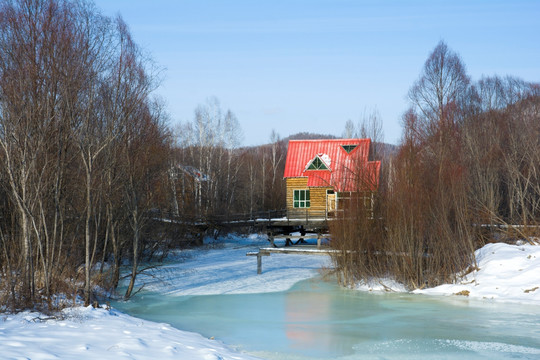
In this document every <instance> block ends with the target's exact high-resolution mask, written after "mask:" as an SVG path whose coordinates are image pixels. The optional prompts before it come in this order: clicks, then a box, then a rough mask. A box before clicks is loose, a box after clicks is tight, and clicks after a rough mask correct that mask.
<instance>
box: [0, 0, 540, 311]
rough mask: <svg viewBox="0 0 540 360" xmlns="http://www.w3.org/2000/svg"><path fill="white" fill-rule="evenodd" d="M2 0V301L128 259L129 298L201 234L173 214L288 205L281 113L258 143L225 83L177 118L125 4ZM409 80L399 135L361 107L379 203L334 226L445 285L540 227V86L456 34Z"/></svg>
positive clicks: (97, 279) (106, 283)
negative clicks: (487, 251)
mask: <svg viewBox="0 0 540 360" xmlns="http://www.w3.org/2000/svg"><path fill="white" fill-rule="evenodd" d="M0 4H1V7H0V166H1V168H2V171H1V172H0V300H1V301H0V303H1V304H5V308H3V309H9V310H12V311H17V310H20V309H24V308H37V309H40V310H47V309H53V308H55V307H58V306H60V305H59V302H58V300H59V299H66V298H69V299H76V298H80V299H83V300H84V302H85V303H86V304H90V303H91V302H93V301H94V299H95V297H96V293H97V292H98V290H99V289H106V290H114V289H116V288H117V287H118V285H119V283H120V280H121V279H120V276H121V273H123V274H126V280H127V281H126V285H127V286H126V290H125V292H123V296H125V297H126V298H129V297H130V296H132V295H133V294H134V293H136V292H137V291H138V290H137V289H136V287H135V280H136V277H137V275H138V274H139V273H140V271H142V270H141V266H140V264H141V263H143V262H144V260H151V259H152V256H153V255H156V256H159V257H160V258H163V257H164V256H165V255H166V252H167V251H168V250H169V249H171V248H174V247H178V246H185V245H186V244H187V243H189V241H186V239H187V238H189V237H190V236H193V234H187V231H188V229H182V226H176V227H175V228H174V229H173V228H172V227H167V225H166V222H165V221H161V219H162V218H163V217H166V218H168V219H176V220H178V221H177V224H186V223H188V221H193V220H197V221H198V220H200V219H203V220H204V219H206V220H208V219H211V220H212V221H216V219H225V218H227V217H228V216H231V215H238V214H245V215H246V214H247V215H249V216H253V217H254V216H261V214H262V213H263V212H268V211H270V210H279V209H282V208H283V207H284V206H285V183H284V181H283V169H284V166H285V158H286V152H287V141H286V139H281V138H280V136H279V134H278V133H277V132H276V131H273V132H272V133H271V134H269V139H268V143H267V144H265V145H261V146H257V147H242V139H243V135H242V130H241V127H240V125H239V121H238V119H237V118H236V115H235V114H234V112H233V111H231V110H229V109H227V110H225V109H223V108H222V106H221V104H220V102H219V101H218V99H217V98H209V99H208V100H207V101H206V102H205V103H203V104H201V105H199V106H198V107H197V108H196V109H195V111H194V116H193V119H192V120H191V121H185V122H183V123H181V124H180V125H178V127H176V128H175V129H174V130H171V129H170V128H169V125H168V124H167V120H168V115H167V113H166V110H165V107H164V105H163V104H162V102H161V101H160V100H159V99H158V98H156V97H155V96H154V95H153V91H154V90H155V89H156V88H157V87H158V85H159V79H158V76H157V74H158V73H159V71H157V69H156V66H155V64H154V63H153V62H152V60H151V59H150V58H149V57H148V56H147V55H146V54H144V52H142V51H141V49H140V48H139V47H138V46H137V44H136V43H135V42H134V41H133V39H132V37H131V34H130V31H129V29H128V27H127V25H126V24H125V23H124V22H123V20H122V19H121V18H120V17H118V18H114V19H111V18H108V17H105V16H103V15H101V14H100V12H99V11H98V10H97V9H96V8H95V7H94V6H93V5H92V4H91V3H89V2H85V1H70V0H13V1H2V2H0ZM408 97H409V101H410V108H409V109H408V110H407V111H406V112H405V114H404V115H403V137H402V141H401V144H400V145H399V146H398V147H397V148H396V149H395V151H394V149H393V148H392V147H391V146H388V145H384V144H383V134H382V123H381V121H382V120H381V118H380V115H379V113H378V111H377V110H372V111H366V112H365V113H364V115H363V117H362V121H361V123H360V124H359V125H355V124H354V123H353V122H351V121H349V122H347V125H346V129H345V133H344V136H345V137H369V138H371V139H372V140H373V149H372V154H371V156H372V157H373V158H374V159H376V160H380V159H382V160H383V161H382V166H383V167H382V169H381V172H382V176H381V181H380V186H379V191H378V192H377V193H376V194H375V197H376V201H375V207H374V208H370V209H369V210H366V209H365V207H364V206H362V204H360V203H358V204H351V205H350V206H351V209H349V210H350V211H348V212H346V213H347V214H348V215H347V217H346V218H343V219H340V220H339V221H338V222H336V224H335V225H334V226H332V229H331V231H332V233H333V237H334V240H335V241H333V242H332V244H333V246H335V247H336V248H338V249H342V250H344V252H343V254H342V255H341V256H337V257H335V262H336V265H337V269H338V272H339V273H340V278H341V279H342V280H343V282H344V283H346V284H352V283H354V282H355V281H358V280H360V279H368V278H370V277H374V276H375V277H384V276H391V277H393V278H395V279H396V280H399V281H401V282H403V283H405V284H408V285H409V286H411V287H422V286H425V285H429V286H431V285H436V284H439V283H441V282H443V281H448V280H451V279H452V277H453V276H454V275H455V274H456V273H457V272H459V271H463V270H464V269H465V268H466V267H467V266H469V265H470V264H474V258H473V253H474V250H475V249H476V248H477V247H478V246H479V245H481V244H483V243H485V242H487V241H494V240H512V239H517V238H520V239H529V238H530V237H531V236H538V235H539V234H538V232H537V229H538V228H537V227H535V226H534V225H538V224H539V222H540V221H539V220H540V151H538V149H539V148H540V86H539V85H538V84H532V83H528V82H525V81H522V80H520V79H516V78H513V77H509V76H508V77H503V78H501V77H496V76H495V77H483V78H481V79H480V80H479V81H476V82H473V81H471V79H470V78H469V76H468V75H467V73H466V68H465V65H464V64H463V62H462V60H461V58H460V57H459V56H458V55H457V54H456V53H455V52H453V51H452V50H451V49H449V48H448V46H447V45H446V44H445V43H444V42H441V43H439V44H438V45H437V47H436V48H435V49H434V50H433V52H432V54H431V55H430V56H429V58H428V59H427V61H426V63H425V65H424V68H423V70H422V73H421V74H420V77H419V79H418V80H417V81H416V82H415V83H414V84H413V86H412V87H411V89H410V92H409V94H408ZM295 137H296V138H298V137H300V138H311V137H320V136H317V135H313V134H297V135H296V136H295ZM291 138H293V137H291ZM389 149H392V151H389ZM363 181H365V179H363V178H362V176H359V186H360V187H364V188H365V186H364V185H365V184H362V182H363ZM351 214H352V215H351ZM156 219H158V220H156ZM514 225H519V226H514ZM535 231H536V232H535ZM199 235H200V234H197V236H199ZM350 250H353V251H350ZM122 267H124V270H123V271H122V272H121V268H122Z"/></svg>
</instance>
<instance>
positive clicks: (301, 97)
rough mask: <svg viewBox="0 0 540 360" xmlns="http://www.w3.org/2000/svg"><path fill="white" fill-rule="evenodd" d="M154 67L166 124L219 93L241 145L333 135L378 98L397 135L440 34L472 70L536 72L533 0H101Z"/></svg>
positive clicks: (394, 139) (536, 4) (539, 72)
mask: <svg viewBox="0 0 540 360" xmlns="http://www.w3.org/2000/svg"><path fill="white" fill-rule="evenodd" d="M95 3H96V5H97V7H98V8H99V9H101V11H102V12H103V13H104V14H105V15H109V16H114V15H116V14H118V13H119V14H121V15H122V17H123V18H124V20H125V21H126V23H127V24H128V25H129V27H130V29H131V32H132V34H133V36H134V38H135V40H136V42H137V43H138V44H139V45H141V46H142V47H143V49H144V50H145V51H146V52H148V53H149V54H150V55H151V56H152V58H153V59H154V60H155V62H156V63H157V64H158V65H159V66H160V67H162V68H164V72H163V74H162V75H163V82H162V85H161V87H160V88H159V90H157V93H158V94H159V95H160V96H161V97H162V98H164V99H165V101H166V103H167V108H168V111H169V113H170V115H171V119H172V121H171V125H172V126H174V125H175V124H177V123H178V122H180V121H190V120H191V119H192V118H193V113H194V109H195V107H196V106H197V105H199V104H202V103H204V102H205V101H206V99H207V98H209V97H212V96H215V97H217V98H218V99H219V100H220V102H221V106H222V108H223V109H230V110H232V111H233V112H234V113H235V114H236V116H237V117H238V120H239V122H240V124H241V127H242V130H243V133H244V141H243V144H244V145H257V144H262V143H266V142H268V140H269V137H270V133H271V131H272V129H275V130H276V131H277V132H278V133H279V134H280V135H281V137H285V136H288V135H291V134H294V133H297V132H301V131H308V132H315V133H323V134H332V135H337V136H339V135H341V133H342V132H343V129H344V126H345V122H346V121H347V120H348V119H351V120H353V121H355V122H356V121H358V120H359V119H360V118H361V117H362V115H363V114H364V113H365V112H366V111H368V112H370V111H371V110H372V109H377V110H378V112H379V114H380V115H381V118H382V121H383V128H384V133H385V141H387V142H390V143H394V144H396V143H398V142H399V139H400V136H401V123H400V118H401V115H402V114H403V112H404V111H405V110H406V109H407V99H406V96H407V92H408V90H409V88H410V87H411V86H412V84H413V82H414V81H415V80H416V79H417V78H418V76H419V74H420V71H421V69H422V66H423V64H424V62H425V60H426V58H427V56H428V55H429V53H430V52H431V50H433V48H434V47H435V46H436V45H437V43H438V42H439V41H440V40H444V41H445V42H446V43H447V44H448V46H449V47H450V48H451V49H453V50H454V51H456V52H457V53H459V54H460V55H461V58H462V60H463V62H464V63H465V65H466V67H467V71H468V74H469V75H470V76H471V77H472V79H473V80H478V79H479V78H480V77H481V76H482V75H495V74H498V75H507V74H509V75H514V76H518V77H520V78H523V79H524V80H527V81H533V82H540V39H539V35H540V1H532V0H531V1H524V0H522V1H519V0H517V1H515V0H512V1H500V0H484V1H480V0H476V1H475V0H453V1H447V0H446V1H438V0H429V1H428V0H425V1H398V0H394V1H364V0H356V1H354V0H288V1H284V0H273V1H263V0H251V1H247V0H228V1H224V0H221V1H220V0H208V1H207V0H152V1H149V0H97V1H95Z"/></svg>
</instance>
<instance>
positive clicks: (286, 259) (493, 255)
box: [0, 235, 540, 360]
mask: <svg viewBox="0 0 540 360" xmlns="http://www.w3.org/2000/svg"><path fill="white" fill-rule="evenodd" d="M267 245H268V242H267V240H266V239H265V238H264V237H258V236H254V235H252V236H249V237H229V238H226V239H224V240H222V241H220V242H217V243H210V244H209V246H208V248H206V249H202V250H190V251H182V252H178V253H176V254H175V255H174V256H173V257H172V258H171V259H170V261H168V262H167V263H166V264H165V265H164V266H162V267H160V268H159V269H157V270H156V271H155V272H154V274H153V276H147V277H145V278H143V277H141V278H140V279H139V281H140V283H139V284H142V282H144V283H145V284H146V289H149V290H152V291H154V292H158V293H162V294H166V295H167V296H173V297H175V296H183V295H221V294H253V293H263V292H265V293H272V292H280V291H285V290H287V289H289V288H291V287H292V286H294V284H296V283H298V282H299V281H301V280H305V279H308V278H311V277H314V276H316V275H317V274H318V271H319V269H320V268H321V267H327V266H331V262H330V260H329V259H328V257H325V256H302V255H279V254H273V255H272V256H269V257H264V258H263V274H262V275H257V272H256V258H255V257H247V256H246V252H247V251H253V250H256V249H257V248H259V247H264V246H267ZM476 255H477V260H478V268H479V269H478V270H477V271H474V272H473V273H470V274H468V275H467V276H466V277H465V278H463V279H462V280H460V282H459V283H457V284H453V285H443V286H440V287H437V288H434V289H426V290H421V291H420V290H419V291H416V292H418V293H423V294H439V295H448V296H453V297H455V298H456V299H462V298H463V297H462V296H457V295H453V294H456V293H459V292H462V291H463V290H467V291H469V296H470V297H476V298H480V299H482V298H487V299H494V300H496V301H498V300H510V301H518V302H530V303H534V304H539V303H540V288H539V287H540V282H539V279H540V278H539V277H538V272H539V271H540V260H539V258H540V246H537V247H535V246H530V245H519V246H516V245H506V244H489V245H486V246H485V247H484V248H482V249H480V250H478V251H477V253H476ZM408 296H410V295H408ZM490 301H492V300H490ZM405 302H408V300H406V301H405ZM64 316H65V319H63V320H46V321H40V319H38V317H41V318H43V317H44V315H40V314H36V313H29V312H25V313H22V314H17V315H3V316H2V317H0V354H1V356H0V357H1V358H6V359H19V358H24V359H84V358H99V359H123V358H125V359H128V358H129V359H157V358H159V359H173V358H174V359H194V360H197V359H237V360H245V359H254V357H252V356H250V355H248V354H245V353H242V352H239V351H235V350H234V349H231V348H229V347H227V346H225V345H224V344H223V343H221V342H219V341H216V340H212V339H208V338H205V337H203V336H201V335H198V334H195V333H191V332H185V331H180V330H177V329H175V328H173V327H171V326H170V325H167V324H165V323H160V322H150V321H145V320H141V319H138V318H135V317H131V316H128V315H125V314H122V313H120V312H118V311H115V310H111V311H107V310H105V309H92V308H83V307H81V308H76V309H68V310H65V311H64ZM415 318H416V317H415ZM343 323H346V321H345V322H343ZM443 327H444V326H443ZM372 329H376V327H374V328H372ZM407 329H408V327H407ZM407 331H408V330H407ZM381 336H383V335H381ZM404 341H406V340H404ZM434 341H439V340H434ZM441 341H442V340H441ZM479 344H480V345H481V344H487V345H486V346H489V347H490V348H492V349H494V348H493V345H489V344H490V343H488V342H486V343H484V342H478V341H475V342H468V340H461V341H459V343H458V345H459V346H458V345H455V344H451V345H452V346H454V345H455V346H458V347H467V346H468V347H478V346H480V345H479ZM375 345H376V346H375ZM375 345H374V347H373V348H372V350H373V351H374V353H373V355H374V356H376V354H377V352H378V351H379V350H380V346H384V342H382V343H381V342H378V343H377V344H375ZM413 345H414V344H413ZM411 346H412V345H411ZM415 346H416V345H415ZM455 346H454V347H455ZM504 346H506V347H507V348H508V346H510V345H508V344H505V345H504ZM377 349H379V350H377ZM400 349H401V350H403V348H401V347H400ZM516 349H517V350H519V351H517V350H516ZM516 349H513V348H512V349H510V350H509V351H510V352H513V353H516V352H517V353H521V355H524V358H528V357H529V356H532V357H536V356H540V353H539V351H537V350H538V348H537V347H535V346H532V347H527V346H526V347H525V348H524V349H525V350H527V351H522V350H520V348H516ZM530 351H532V352H533V353H534V354H533V353H530V354H529V355H527V352H530ZM401 355H403V354H402V353H401ZM430 355H432V354H430Z"/></svg>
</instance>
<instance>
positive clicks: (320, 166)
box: [307, 156, 329, 191]
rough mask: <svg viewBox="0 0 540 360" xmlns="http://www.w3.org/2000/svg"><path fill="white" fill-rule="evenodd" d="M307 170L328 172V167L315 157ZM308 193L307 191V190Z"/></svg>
mask: <svg viewBox="0 0 540 360" xmlns="http://www.w3.org/2000/svg"><path fill="white" fill-rule="evenodd" d="M307 169H308V170H329V169H328V166H326V165H325V163H324V162H323V161H322V160H321V159H320V158H319V157H318V156H316V157H315V159H313V161H312V162H311V164H309V166H308V168H307ZM308 191H309V190H308Z"/></svg>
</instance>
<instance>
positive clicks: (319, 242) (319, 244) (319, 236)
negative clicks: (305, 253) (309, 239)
mask: <svg viewBox="0 0 540 360" xmlns="http://www.w3.org/2000/svg"><path fill="white" fill-rule="evenodd" d="M320 248H321V233H318V234H317V250H319V249H320Z"/></svg>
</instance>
